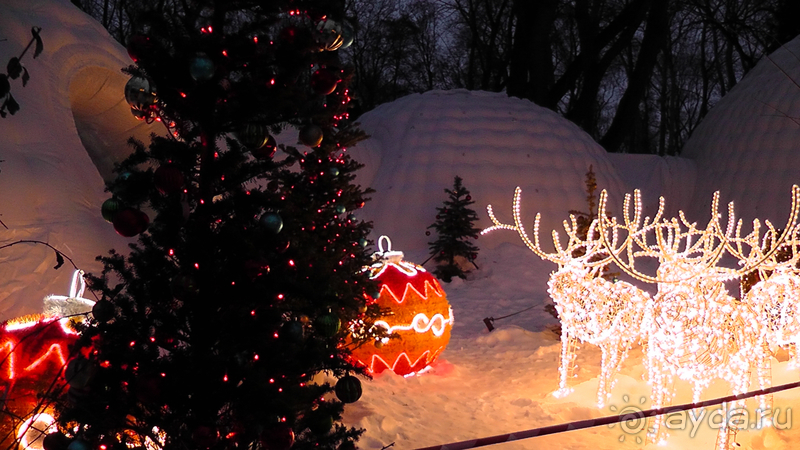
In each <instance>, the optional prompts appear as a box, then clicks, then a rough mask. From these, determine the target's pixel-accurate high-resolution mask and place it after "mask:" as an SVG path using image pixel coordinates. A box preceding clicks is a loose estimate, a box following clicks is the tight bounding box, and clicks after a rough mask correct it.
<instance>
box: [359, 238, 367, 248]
mask: <svg viewBox="0 0 800 450" xmlns="http://www.w3.org/2000/svg"><path fill="white" fill-rule="evenodd" d="M358 245H360V246H362V247H366V246H367V245H369V241H368V240H366V239H365V238H361V239H359V240H358Z"/></svg>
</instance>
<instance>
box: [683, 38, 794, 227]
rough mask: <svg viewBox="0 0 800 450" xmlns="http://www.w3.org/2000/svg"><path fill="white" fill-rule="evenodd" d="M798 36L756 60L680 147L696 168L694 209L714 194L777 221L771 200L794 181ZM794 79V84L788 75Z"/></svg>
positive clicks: (778, 211)
mask: <svg viewBox="0 0 800 450" xmlns="http://www.w3.org/2000/svg"><path fill="white" fill-rule="evenodd" d="M798 73H800V37H798V38H795V39H794V40H793V41H791V42H789V43H787V44H786V45H785V46H784V47H783V48H780V49H778V50H776V51H775V52H773V53H772V54H771V55H769V57H765V58H764V59H762V60H761V61H760V62H759V63H758V64H757V65H756V66H755V67H754V68H753V69H752V70H751V71H750V72H749V73H748V74H747V75H746V76H745V77H744V78H743V79H742V80H741V81H740V82H739V83H738V84H737V85H736V86H735V87H734V88H733V89H732V90H731V91H730V92H729V93H728V94H727V95H725V97H723V98H722V99H721V100H720V101H719V103H718V104H717V105H716V106H714V108H713V109H712V110H711V111H710V112H709V114H708V116H706V118H704V119H703V121H702V122H701V123H700V125H699V126H698V127H697V129H695V131H694V132H693V133H692V136H691V138H689V140H688V141H687V142H686V145H685V146H684V149H683V152H682V156H683V157H686V158H689V159H692V160H694V161H695V162H696V165H697V186H696V189H695V197H694V198H695V201H694V204H695V208H693V209H687V210H686V211H687V214H690V215H692V216H696V215H699V214H700V213H701V212H704V211H701V208H700V205H701V204H702V203H701V201H702V200H703V199H706V198H708V197H709V196H710V195H711V193H712V192H714V191H717V190H718V191H720V192H722V193H723V194H724V195H725V197H726V198H730V199H731V200H733V201H735V202H736V207H737V209H738V210H739V212H740V213H741V214H744V215H746V216H748V217H760V218H762V219H768V220H771V221H773V222H774V223H780V221H781V220H783V214H784V209H783V208H784V206H783V204H782V203H781V202H776V201H775V200H776V197H777V198H780V196H779V195H776V194H779V193H781V192H786V191H788V190H789V189H790V188H791V187H792V185H793V184H796V183H797V182H798V180H800V157H798V142H800V87H798V86H797V82H798V81H800V80H799V79H798V78H797V74H798ZM790 76H791V77H794V80H791V79H789V77H790Z"/></svg>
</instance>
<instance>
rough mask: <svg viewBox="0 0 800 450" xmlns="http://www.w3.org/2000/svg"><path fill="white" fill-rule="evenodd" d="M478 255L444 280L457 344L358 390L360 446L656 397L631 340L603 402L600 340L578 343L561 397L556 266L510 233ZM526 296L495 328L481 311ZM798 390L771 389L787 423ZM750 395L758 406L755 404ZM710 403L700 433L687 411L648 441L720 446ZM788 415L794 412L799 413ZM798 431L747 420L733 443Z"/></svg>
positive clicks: (719, 390) (559, 440)
mask: <svg viewBox="0 0 800 450" xmlns="http://www.w3.org/2000/svg"><path fill="white" fill-rule="evenodd" d="M406 259H409V258H406ZM480 259H481V261H482V264H481V265H480V270H477V271H475V272H474V273H473V274H472V275H471V277H470V279H468V280H466V281H464V280H460V279H457V280H455V281H453V282H452V283H450V284H443V287H444V289H445V292H446V293H447V297H448V300H449V301H450V304H451V306H452V308H453V314H454V317H455V325H454V326H453V331H452V337H451V340H450V344H449V345H448V347H447V349H446V350H445V351H444V353H443V354H442V356H441V357H440V358H439V360H438V361H437V362H436V363H435V364H434V365H433V369H432V370H431V371H430V372H428V373H425V374H423V375H421V376H415V377H409V378H403V377H400V376H397V375H394V374H393V373H386V372H384V373H383V374H380V375H378V376H376V377H375V378H374V379H373V380H372V381H367V382H365V383H364V395H363V397H362V398H361V400H359V401H358V402H356V403H354V404H352V405H348V407H347V408H346V410H345V420H346V423H347V424H349V425H352V426H357V427H362V428H365V429H366V433H365V435H364V436H363V437H362V439H361V441H360V443H359V448H362V449H370V450H371V449H381V448H382V447H384V446H386V445H389V444H392V443H394V447H392V448H393V449H394V448H396V449H404V450H405V449H414V448H419V447H427V446H433V445H438V444H445V443H448V442H456V441H462V440H469V439H476V438H480V437H487V436H493V435H498V434H506V433H510V432H514V431H522V430H527V429H531V428H537V427H543V426H548V425H556V424H561V423H565V422H571V421H577V420H584V419H590V418H596V417H603V416H607V415H612V414H617V413H619V412H620V411H623V412H630V411H631V410H630V409H625V408H626V407H631V406H636V407H641V408H642V409H647V408H649V407H650V403H649V401H647V402H646V403H644V404H640V403H639V401H640V399H642V398H647V397H648V396H649V393H650V389H649V386H648V385H647V383H646V382H645V381H643V375H644V367H643V365H642V355H641V349H635V350H634V351H633V352H632V354H631V357H630V358H629V359H628V360H626V362H625V363H624V364H623V370H622V373H621V375H620V376H618V382H617V385H616V387H615V388H614V390H613V391H612V397H611V400H610V401H609V404H608V405H607V406H606V407H604V408H598V407H597V405H596V389H597V378H596V375H597V374H599V373H600V351H599V350H598V349H597V348H595V347H592V346H589V345H586V346H584V347H583V348H582V349H581V350H579V351H578V358H577V364H578V370H577V371H576V373H577V378H576V379H575V380H574V381H573V387H574V389H575V390H574V392H572V393H571V394H570V395H568V396H566V397H564V398H555V397H554V396H553V395H552V392H553V391H555V390H556V388H557V387H558V362H559V352H560V342H559V340H558V338H557V336H556V335H555V334H554V333H553V332H552V331H549V330H548V328H549V327H550V326H551V325H553V324H555V323H556V322H555V319H553V318H552V317H551V316H549V315H548V314H547V313H546V312H544V309H543V307H544V304H545V303H546V302H548V301H549V300H548V298H547V293H546V289H547V278H548V276H549V274H550V272H552V271H553V270H555V268H556V266H555V265H554V264H551V263H548V262H543V261H541V260H540V259H539V258H538V257H537V256H535V255H534V254H532V253H531V252H529V251H528V250H527V249H525V248H522V247H520V246H517V245H514V244H511V243H503V244H500V245H498V246H497V247H496V248H493V249H489V250H485V251H482V252H481V256H480ZM529 306H534V309H532V310H530V311H527V312H523V313H521V314H518V315H516V316H513V317H510V318H508V319H503V320H498V321H496V322H495V326H496V327H497V328H496V329H495V330H494V331H492V332H491V333H490V332H488V330H487V329H486V327H485V326H484V324H483V318H484V317H491V316H494V317H500V316H503V315H506V314H510V313H513V312H516V311H519V310H522V309H524V308H527V307H529ZM773 364H774V366H773V382H774V384H779V383H786V382H791V381H795V380H797V379H798V370H797V369H791V370H790V369H788V368H787V367H786V366H787V363H779V362H777V361H773ZM678 387H679V393H678V396H677V398H676V401H675V404H679V403H686V402H690V401H691V393H690V388H689V386H688V385H686V384H683V383H679V384H678ZM725 395H729V392H728V390H727V386H726V385H725V384H722V383H716V384H714V385H712V387H711V389H709V390H708V391H707V392H706V394H705V395H704V396H703V399H704V400H705V399H710V398H714V397H721V396H725ZM626 399H627V400H626ZM798 400H800V390H794V391H784V392H783V393H779V394H776V396H775V398H774V406H775V408H781V411H782V413H781V415H780V416H779V417H778V418H779V419H780V423H781V424H783V423H785V421H786V418H787V416H786V415H785V408H787V407H793V406H796V405H798ZM751 403H752V402H751ZM751 403H748V406H749V410H750V411H751V412H752V411H753V410H754V408H755V405H753V404H751ZM712 412H713V408H708V409H707V412H706V413H705V416H702V417H703V419H702V420H701V421H699V423H700V425H698V426H696V427H695V429H696V433H692V431H691V430H692V428H693V427H692V425H691V421H690V420H689V419H688V416H685V417H686V420H685V422H684V423H685V429H684V430H680V429H678V428H679V426H680V422H679V421H678V422H676V425H675V428H674V429H673V431H672V433H671V436H670V438H669V439H668V441H667V442H666V443H665V444H664V445H663V446H661V445H659V446H657V447H653V446H652V444H651V445H650V446H651V448H664V449H685V448H690V446H691V448H697V449H708V450H711V449H713V448H714V441H715V438H716V432H717V430H716V429H714V428H712V426H709V425H708V420H707V419H708V416H710V415H711V413H712ZM700 414H701V413H700V412H698V413H697V415H696V416H695V417H701V416H700ZM795 414H797V413H795ZM792 419H794V420H798V418H797V417H796V416H793V417H792ZM752 424H753V425H755V420H753V421H752ZM626 429H627V430H631V431H635V430H638V428H637V424H636V423H633V424H628V428H626ZM799 430H800V423H799V424H797V427H795V428H794V429H788V430H776V429H774V428H765V429H762V430H752V431H749V432H746V433H745V432H742V433H740V434H739V439H738V442H739V444H741V445H742V448H751V449H790V448H797V447H798V445H800V431H799ZM637 437H638V438H640V439H644V437H645V431H641V432H639V433H630V434H629V433H626V432H623V431H622V429H621V426H620V425H616V426H615V427H613V428H610V427H608V426H602V427H596V428H590V429H585V430H577V431H570V432H567V433H562V434H557V435H551V436H543V437H536V438H531V439H527V440H521V441H516V442H510V443H504V444H497V445H494V446H491V447H487V448H496V449H497V450H501V449H502V450H514V449H541V448H564V449H575V450H579V449H587V450H599V449H617V448H640V447H643V446H644V443H638V442H637ZM623 438H624V441H623V442H620V439H623Z"/></svg>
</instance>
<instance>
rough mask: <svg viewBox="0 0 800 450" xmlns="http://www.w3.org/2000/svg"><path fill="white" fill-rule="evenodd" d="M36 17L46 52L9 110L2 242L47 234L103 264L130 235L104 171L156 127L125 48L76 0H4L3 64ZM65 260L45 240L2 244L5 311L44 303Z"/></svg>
mask: <svg viewBox="0 0 800 450" xmlns="http://www.w3.org/2000/svg"><path fill="white" fill-rule="evenodd" d="M34 25H35V26H39V27H41V28H42V32H41V36H42V39H43V41H44V52H43V53H42V54H41V55H40V56H39V57H38V58H37V59H35V60H32V59H30V58H29V57H28V56H26V57H25V59H23V61H22V62H23V64H25V65H26V66H27V67H28V70H29V71H30V74H31V79H30V81H29V82H28V85H27V86H25V87H22V85H21V84H20V83H19V82H18V80H17V82H12V94H13V95H14V97H15V98H16V99H17V101H18V102H19V104H20V106H21V110H20V111H19V112H18V113H17V114H16V115H14V116H8V117H7V118H5V119H0V159H2V160H4V161H3V162H2V163H0V170H2V171H1V172H0V193H1V194H2V201H0V220H2V221H3V223H4V224H5V225H6V226H7V227H8V229H6V228H3V227H2V226H0V246H1V245H4V244H8V243H11V242H13V241H17V240H41V241H45V242H48V243H49V244H51V245H53V246H54V247H56V248H58V249H59V250H61V251H63V252H64V253H65V254H66V255H67V256H69V257H71V258H72V259H73V260H74V261H75V263H76V264H77V265H78V266H79V267H80V268H81V269H84V270H86V271H89V272H99V270H100V269H101V267H102V266H101V265H100V264H99V263H98V262H96V261H95V257H96V256H98V255H105V254H106V253H107V252H108V250H109V249H110V248H112V247H113V248H116V249H118V250H119V251H125V250H126V249H127V247H126V244H127V243H128V242H130V241H129V240H127V239H123V238H121V237H120V236H118V235H117V234H116V233H115V232H114V229H113V227H112V226H111V225H110V224H108V223H106V222H105V221H104V220H103V218H102V217H101V215H100V205H101V204H102V202H103V201H104V200H105V199H107V198H108V197H109V196H108V194H107V193H104V192H103V189H104V184H103V176H105V177H109V176H110V168H111V166H112V165H113V162H114V161H119V160H121V159H122V158H124V157H125V156H126V155H127V154H129V153H130V148H129V147H128V146H127V144H126V141H127V139H128V137H129V136H131V135H136V136H137V137H139V138H142V139H146V137H147V135H148V134H149V133H150V129H151V128H150V127H148V126H146V125H143V124H142V122H138V121H136V119H134V118H133V116H132V115H131V114H130V108H129V107H128V105H127V104H126V102H125V100H124V98H123V86H124V85H125V83H126V82H127V79H128V76H127V75H125V74H123V73H121V72H120V71H119V69H120V68H122V67H125V66H127V65H129V64H131V61H130V59H129V58H128V56H127V53H126V52H125V49H124V48H123V47H122V46H121V45H119V44H118V43H117V42H115V41H114V40H113V39H112V38H111V37H110V36H109V35H108V33H107V32H106V31H105V30H104V29H103V27H101V26H100V25H99V24H98V23H97V22H96V21H95V20H94V19H92V18H91V17H89V16H87V15H86V14H84V13H83V12H81V11H79V10H78V9H77V8H76V7H75V6H74V5H72V4H70V2H69V1H67V0H10V1H5V2H3V6H2V12H1V13H0V34H1V35H2V36H0V38H3V39H7V41H4V42H0V61H2V63H3V64H5V62H6V61H8V59H9V58H11V57H12V56H17V55H19V53H20V52H21V51H22V49H24V48H25V45H27V43H28V41H29V39H30V36H31V35H30V29H31V27H32V26H34ZM154 130H157V131H158V129H157V128H155V129H154ZM101 175H102V176H101ZM55 264H56V261H55V256H54V254H53V251H52V250H50V249H49V248H47V247H45V246H42V245H29V244H19V245H15V246H13V247H9V248H5V249H2V250H0V320H2V319H9V318H12V317H17V316H21V315H23V314H30V313H35V312H39V311H40V309H41V301H42V298H43V297H45V296H46V295H47V294H50V293H52V292H59V291H62V290H63V287H64V286H66V285H67V284H68V283H69V282H70V279H71V276H72V273H71V272H72V271H71V270H70V268H68V267H67V266H64V267H62V268H61V269H60V270H53V269H52V267H53V266H55Z"/></svg>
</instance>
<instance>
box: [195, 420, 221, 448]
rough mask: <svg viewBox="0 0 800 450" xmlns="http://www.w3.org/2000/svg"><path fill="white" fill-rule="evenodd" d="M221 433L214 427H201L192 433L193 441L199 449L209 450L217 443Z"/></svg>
mask: <svg viewBox="0 0 800 450" xmlns="http://www.w3.org/2000/svg"><path fill="white" fill-rule="evenodd" d="M217 440H219V433H218V432H217V430H215V429H214V428H212V427H207V426H203V425H201V426H199V427H197V428H195V429H194V431H192V441H193V442H194V443H195V444H197V446H198V447H199V448H209V447H211V446H212V445H214V444H216V443H217Z"/></svg>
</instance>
